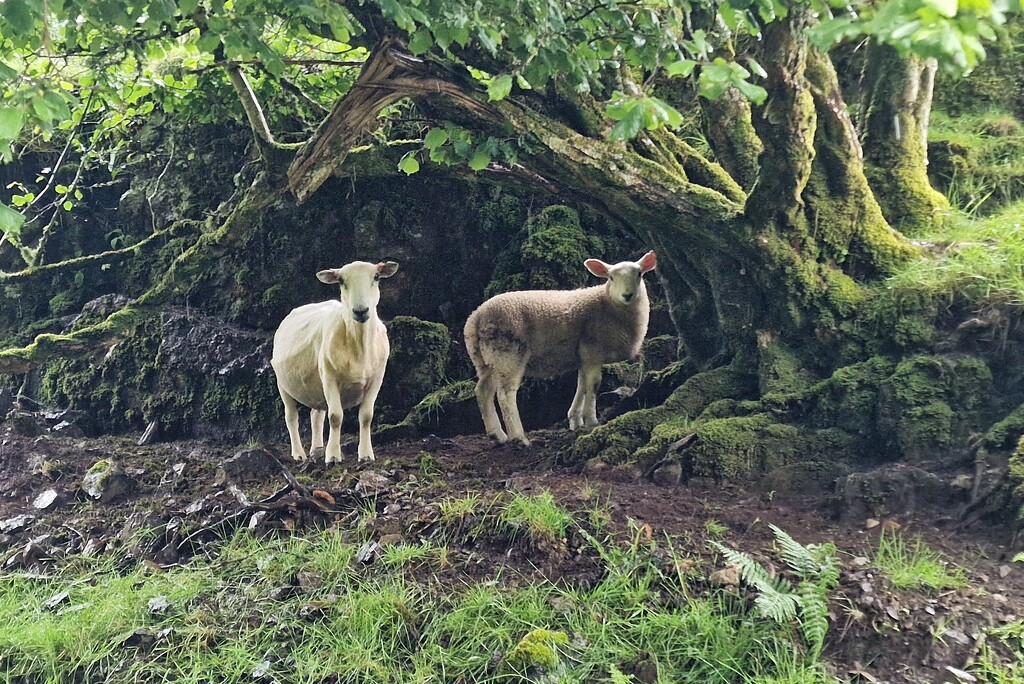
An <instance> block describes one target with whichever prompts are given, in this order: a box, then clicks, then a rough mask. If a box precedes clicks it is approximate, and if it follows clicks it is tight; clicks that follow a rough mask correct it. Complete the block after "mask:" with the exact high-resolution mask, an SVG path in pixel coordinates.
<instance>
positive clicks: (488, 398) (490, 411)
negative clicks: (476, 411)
mask: <svg viewBox="0 0 1024 684" xmlns="http://www.w3.org/2000/svg"><path fill="white" fill-rule="evenodd" d="M477 375H479V380H477V383H476V403H477V406H479V407H480V417H481V418H483V421H484V430H485V431H486V432H487V436H488V437H490V438H492V439H493V440H494V441H496V442H497V443H498V444H504V443H505V442H507V441H508V435H506V434H505V431H504V430H502V429H501V421H499V420H498V411H497V409H496V408H495V407H494V395H495V392H496V388H495V384H494V376H493V375H492V374H491V371H489V370H484V371H482V372H479V373H478V374H477Z"/></svg>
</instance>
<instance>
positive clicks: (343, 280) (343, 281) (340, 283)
mask: <svg viewBox="0 0 1024 684" xmlns="http://www.w3.org/2000/svg"><path fill="white" fill-rule="evenodd" d="M338 284H339V285H341V286H342V287H345V279H344V278H339V279H338Z"/></svg>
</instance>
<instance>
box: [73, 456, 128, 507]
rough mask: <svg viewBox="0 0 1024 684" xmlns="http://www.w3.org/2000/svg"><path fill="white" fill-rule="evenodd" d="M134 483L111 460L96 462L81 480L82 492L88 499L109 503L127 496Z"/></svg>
mask: <svg viewBox="0 0 1024 684" xmlns="http://www.w3.org/2000/svg"><path fill="white" fill-rule="evenodd" d="M134 487H135V481H134V480H132V479H131V478H130V477H128V476H127V475H126V474H125V472H124V471H123V470H121V466H119V465H118V464H117V463H116V462H114V461H113V460H112V459H109V458H105V459H103V460H101V461H97V462H96V463H95V464H93V466H92V467H91V468H89V472H87V473H86V474H85V477H84V478H82V491H84V492H85V493H86V494H87V495H88V496H89V497H90V498H92V499H95V500H97V501H102V502H104V503H109V502H111V501H115V500H117V499H119V498H122V497H124V496H126V495H127V494H129V493H130V492H131V491H132V489H134Z"/></svg>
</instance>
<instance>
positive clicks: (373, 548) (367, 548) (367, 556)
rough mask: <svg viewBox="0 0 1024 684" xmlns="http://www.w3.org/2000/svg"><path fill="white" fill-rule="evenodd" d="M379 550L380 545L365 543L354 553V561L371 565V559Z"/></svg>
mask: <svg viewBox="0 0 1024 684" xmlns="http://www.w3.org/2000/svg"><path fill="white" fill-rule="evenodd" d="M379 549H380V544H378V543H377V542H366V543H365V544H363V545H362V546H360V547H359V550H358V551H356V561H358V562H360V563H367V564H369V563H372V562H373V557H374V556H375V555H376V553H377V551H378V550H379Z"/></svg>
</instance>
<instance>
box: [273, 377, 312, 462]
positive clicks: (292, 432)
mask: <svg viewBox="0 0 1024 684" xmlns="http://www.w3.org/2000/svg"><path fill="white" fill-rule="evenodd" d="M277 391H278V393H279V394H280V395H281V403H282V404H284V424H285V427H287V428H288V439H289V440H291V443H292V458H293V459H295V460H296V461H305V460H306V450H305V449H303V448H302V438H301V437H300V436H299V407H298V405H297V404H296V402H295V399H293V398H292V396H291V395H290V394H288V393H287V392H285V391H284V389H283V388H282V387H281V385H280V384H278V386H277Z"/></svg>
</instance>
